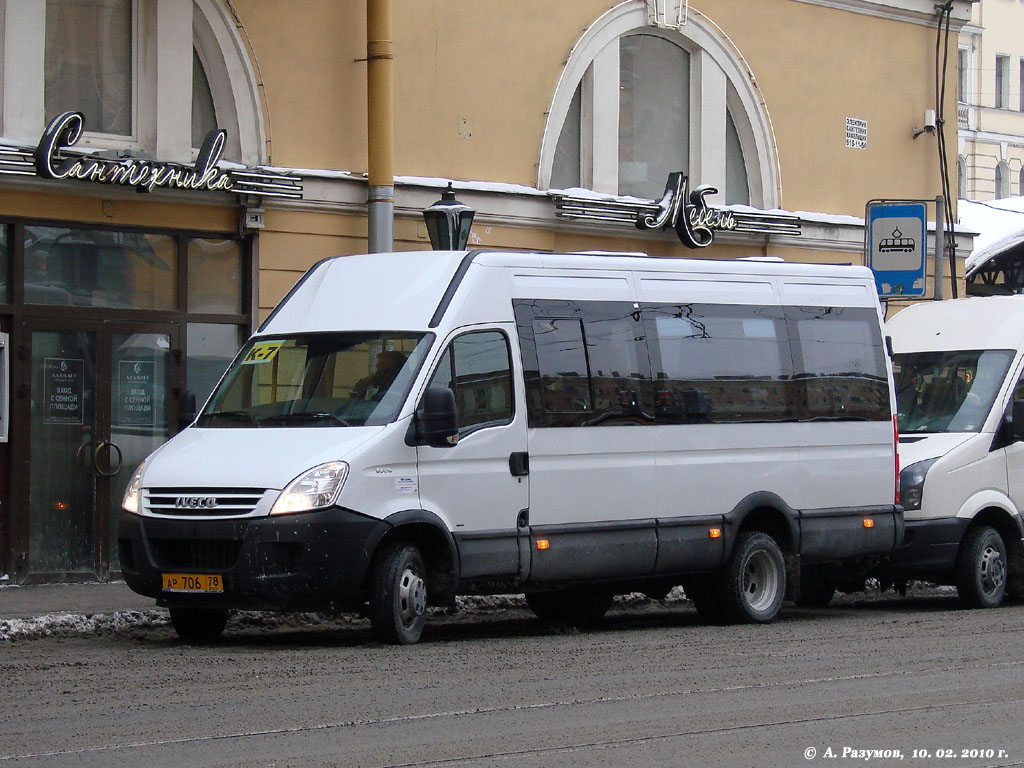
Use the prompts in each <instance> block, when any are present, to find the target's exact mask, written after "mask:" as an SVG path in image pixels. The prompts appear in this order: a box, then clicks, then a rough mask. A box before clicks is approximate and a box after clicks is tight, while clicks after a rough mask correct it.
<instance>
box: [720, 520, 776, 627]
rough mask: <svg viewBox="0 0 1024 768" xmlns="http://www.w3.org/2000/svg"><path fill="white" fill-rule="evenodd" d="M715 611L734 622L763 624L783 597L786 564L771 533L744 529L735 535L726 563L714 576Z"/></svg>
mask: <svg viewBox="0 0 1024 768" xmlns="http://www.w3.org/2000/svg"><path fill="white" fill-rule="evenodd" d="M714 592H715V597H716V598H717V601H716V602H717V606H716V610H720V611H721V614H722V617H723V619H724V620H726V621H728V622H730V623H737V624H766V623H768V622H769V621H772V620H773V619H774V618H775V617H776V616H778V615H779V610H780V609H781V608H782V601H783V600H784V599H785V597H786V566H785V563H784V562H783V559H782V550H781V549H779V545H778V544H777V543H776V542H775V539H773V538H772V537H771V536H769V535H768V534H766V533H761V532H760V531H745V532H743V533H741V534H740V535H739V536H737V537H736V545H735V546H734V547H733V551H732V555H730V557H729V562H728V563H727V564H726V566H725V570H724V571H722V572H721V573H720V574H718V576H717V577H716V579H715V582H714Z"/></svg>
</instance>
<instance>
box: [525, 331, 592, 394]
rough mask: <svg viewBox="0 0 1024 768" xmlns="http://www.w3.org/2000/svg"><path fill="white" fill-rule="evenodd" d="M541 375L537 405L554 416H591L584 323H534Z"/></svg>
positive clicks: (534, 336)
mask: <svg viewBox="0 0 1024 768" xmlns="http://www.w3.org/2000/svg"><path fill="white" fill-rule="evenodd" d="M533 339H534V343H535V344H536V345H537V366H538V369H539V373H540V380H541V386H540V405H541V407H542V408H543V409H544V410H545V411H551V412H555V413H591V412H592V411H593V404H592V401H591V397H590V382H589V380H588V376H587V353H586V349H585V347H584V345H583V323H582V322H581V321H580V320H579V319H578V318H550V319H547V318H545V319H543V320H534V321H533Z"/></svg>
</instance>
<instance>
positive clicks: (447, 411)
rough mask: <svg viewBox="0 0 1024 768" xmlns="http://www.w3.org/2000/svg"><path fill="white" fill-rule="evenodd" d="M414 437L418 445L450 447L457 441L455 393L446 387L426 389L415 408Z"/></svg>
mask: <svg viewBox="0 0 1024 768" xmlns="http://www.w3.org/2000/svg"><path fill="white" fill-rule="evenodd" d="M416 439H417V442H418V443H419V444H420V445H429V446H431V447H433V448H450V447H451V446H453V445H455V444H456V443H457V442H458V441H459V417H458V414H457V413H456V410H455V393H454V392H452V391H451V390H450V389H448V388H447V387H437V388H432V389H428V390H427V391H426V393H424V395H423V400H421V401H420V407H419V408H417V409H416Z"/></svg>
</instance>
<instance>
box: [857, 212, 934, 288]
mask: <svg viewBox="0 0 1024 768" xmlns="http://www.w3.org/2000/svg"><path fill="white" fill-rule="evenodd" d="M927 213H928V206H927V203H925V202H924V201H920V200H901V201H877V200H873V201H871V202H870V203H868V205H867V213H866V215H865V217H864V218H865V220H866V223H867V226H866V227H865V229H866V238H867V243H866V244H865V246H866V250H867V257H868V266H869V267H870V268H871V271H872V272H874V273H875V287H876V288H877V289H878V295H879V296H923V295H924V290H925V282H926V281H925V259H924V257H925V253H926V246H927V244H928V241H927V233H928V229H927V218H926V217H927Z"/></svg>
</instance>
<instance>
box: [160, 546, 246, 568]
mask: <svg viewBox="0 0 1024 768" xmlns="http://www.w3.org/2000/svg"><path fill="white" fill-rule="evenodd" d="M149 548H150V552H152V554H153V561H154V562H155V564H156V566H157V567H158V568H163V569H172V568H181V569H191V570H203V569H205V570H212V571H229V570H231V569H232V568H234V567H235V563H236V562H238V554H239V552H241V551H242V542H240V541H224V540H216V539H150V540H149Z"/></svg>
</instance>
